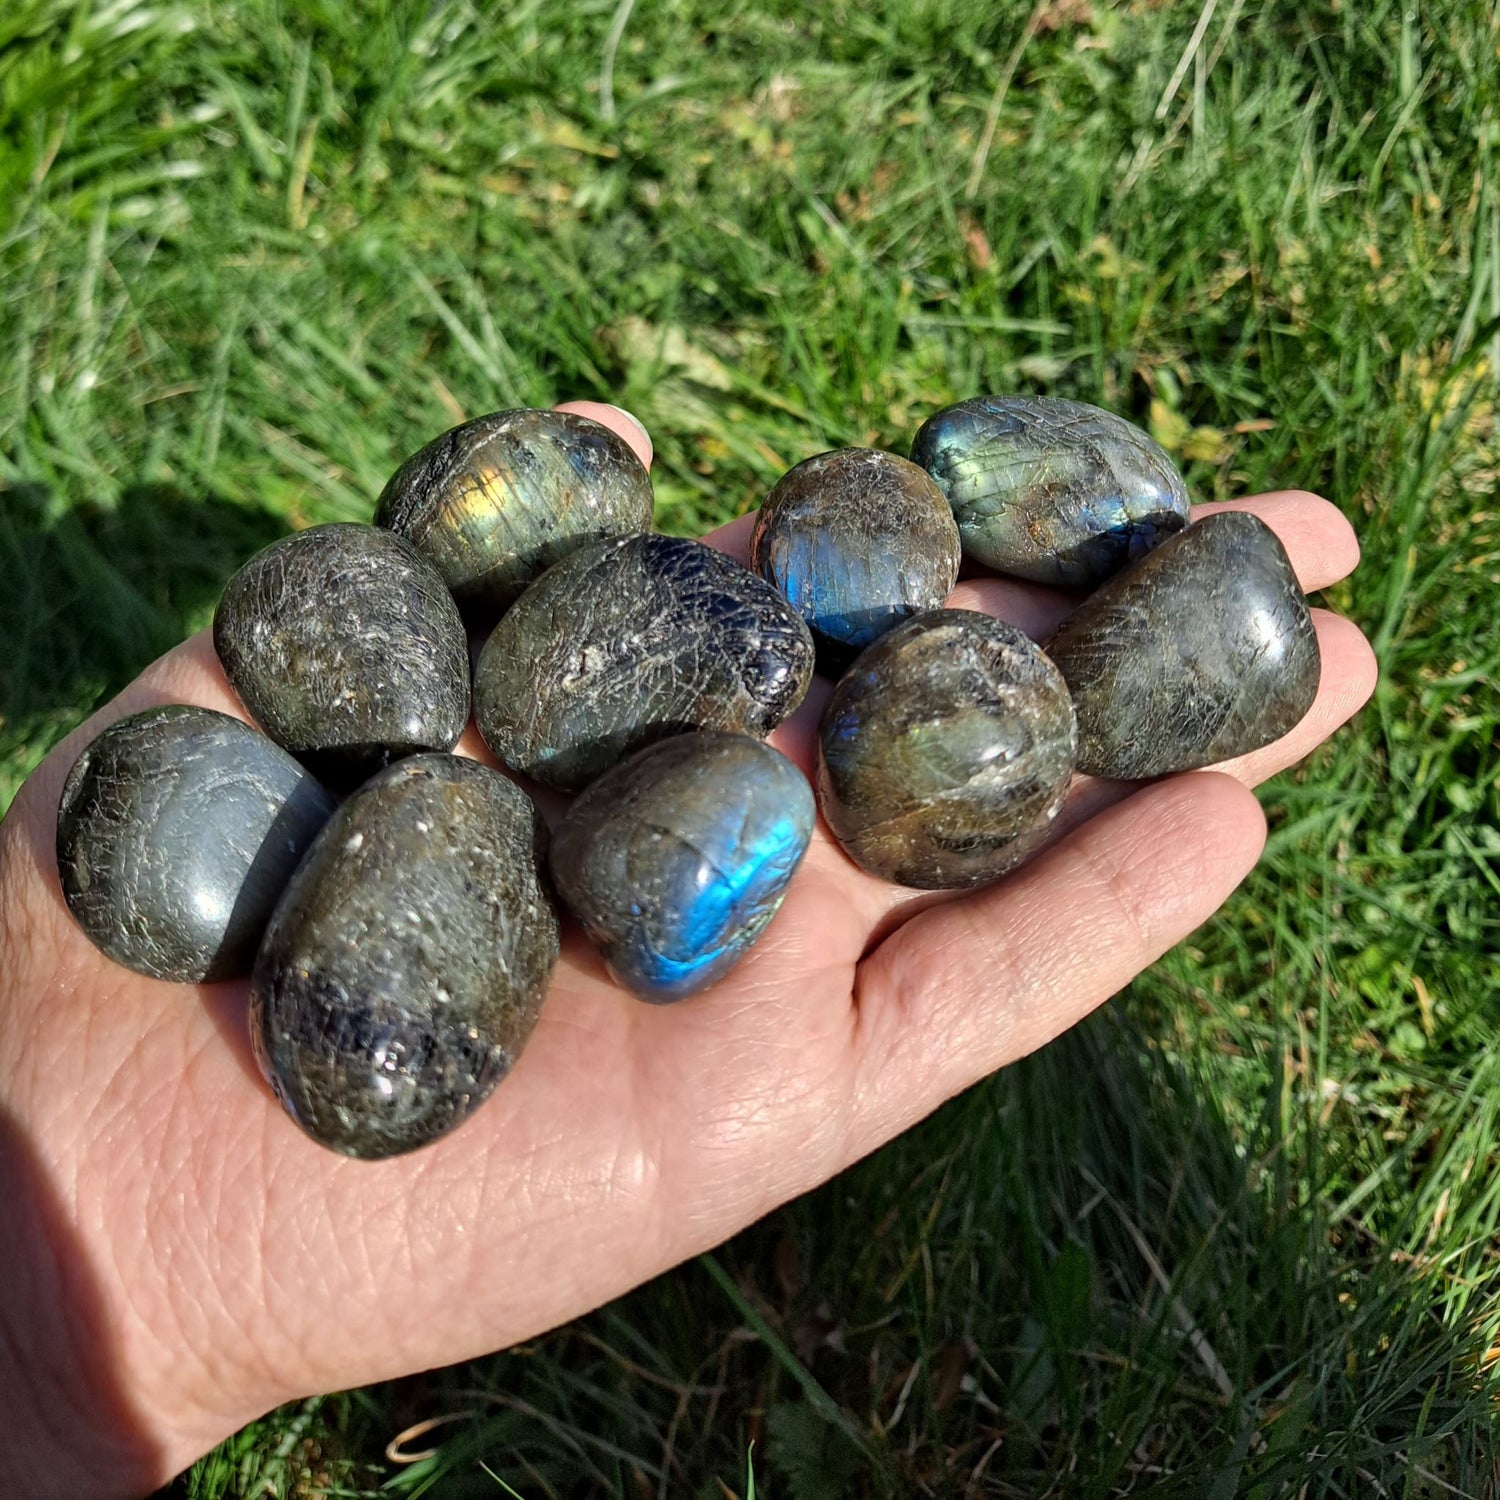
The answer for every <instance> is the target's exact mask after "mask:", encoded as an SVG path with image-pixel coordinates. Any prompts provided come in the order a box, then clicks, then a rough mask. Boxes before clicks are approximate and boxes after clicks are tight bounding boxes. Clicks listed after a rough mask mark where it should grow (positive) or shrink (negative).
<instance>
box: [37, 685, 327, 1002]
mask: <svg viewBox="0 0 1500 1500" xmlns="http://www.w3.org/2000/svg"><path fill="white" fill-rule="evenodd" d="M333 809H334V801H333V798H332V797H331V796H330V795H329V794H328V793H327V792H326V791H325V790H324V789H323V787H322V786H320V785H319V784H318V782H317V781H316V780H315V779H314V778H313V777H312V776H311V775H309V774H308V772H307V771H306V770H305V769H304V768H303V767H302V766H300V765H298V764H297V762H296V761H295V760H293V759H292V757H291V756H290V755H288V754H287V753H286V751H285V750H282V749H281V748H280V747H279V746H277V745H273V744H272V743H271V741H270V740H268V739H267V738H266V737H265V735H263V734H260V733H258V732H257V731H256V730H254V729H252V728H251V727H250V726H249V725H248V724H245V723H243V722H241V721H240V720H239V719H232V718H230V717H229V715H228V714H221V713H215V712H214V711H213V710H211V709H207V708H192V707H189V706H187V705H186V704H170V705H168V706H166V707H163V708H151V709H147V710H145V712H143V713H138V714H132V715H131V716H130V717H129V718H126V719H120V720H118V721H116V722H115V723H114V724H111V725H110V726H109V728H107V729H106V730H104V731H103V732H102V733H101V734H100V735H99V736H98V737H97V738H96V739H94V740H93V741H91V742H90V743H89V744H88V745H87V746H86V747H85V748H84V750H83V753H82V754H81V755H79V757H78V759H77V760H76V761H75V762H74V763H73V769H72V770H71V771H70V772H69V773H68V779H67V781H66V782H65V783H64V786H63V792H62V800H61V803H60V805H59V807H58V813H57V869H58V875H59V877H60V879H61V882H62V891H63V897H64V899H65V900H66V901H67V903H68V910H69V911H71V912H72V914H73V916H74V918H75V919H76V920H77V922H78V925H79V926H80V927H82V928H83V930H84V932H85V933H86V934H87V935H88V937H89V939H90V941H91V942H93V943H94V945H95V946H96V947H97V948H99V949H100V950H101V951H102V952H104V953H106V954H108V955H109V957H110V958H112V959H114V960H115V962H116V963H120V964H124V965H125V966H126V967H127V968H130V969H134V970H135V971H136V972H137V973H140V974H148V975H150V976H151V977H152V978H153V979H171V980H177V981H180V982H198V981H201V980H217V979H236V978H240V977H242V976H243V975H245V974H248V973H249V972H250V966H251V963H252V962H253V960H254V958H255V949H256V945H257V944H258V943H259V942H260V937H261V933H262V932H263V931H264V930H265V926H266V922H267V920H268V919H269V918H270V915H271V911H272V908H273V907H274V906H275V905H276V902H277V901H278V899H280V896H281V893H282V891H283V890H284V889H285V887H286V883H287V881H288V880H289V879H290V878H291V875H292V871H293V870H294V869H296V867H297V862H298V860H300V859H301V857H302V855H303V854H304V853H305V852H306V850H307V848H308V846H309V845H310V844H311V843H312V841H313V838H314V836H315V835H316V834H317V832H318V830H319V829H320V828H321V827H322V826H323V824H324V823H325V822H326V821H327V820H328V817H329V815H330V814H331V813H332V812H333Z"/></svg>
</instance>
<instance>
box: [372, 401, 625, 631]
mask: <svg viewBox="0 0 1500 1500" xmlns="http://www.w3.org/2000/svg"><path fill="white" fill-rule="evenodd" d="M652 505H653V499H652V493H651V478H650V476H649V475H648V474H647V473H646V469H645V466H644V465H643V464H642V463H641V461H640V460H639V459H638V458H637V457H636V456H635V453H634V452H633V451H632V449H631V447H630V444H629V443H627V442H626V441H625V439H624V438H622V437H620V436H618V435H617V434H616V433H614V432H612V431H611V430H610V429H609V428H608V427H605V426H604V425H603V424H602V423H599V422H593V421H590V420H589V418H587V417H580V416H578V415H576V414H575V413H573V412H563V411H539V410H533V409H531V408H522V409H520V410H518V411H500V412H494V413H492V414H491V415H490V416H487V417H478V418H476V419H475V420H474V421H472V422H465V423H464V424H463V426H461V427H455V428H453V429H452V430H451V431H449V432H445V433H444V434H443V435H442V436H441V437H439V438H435V439H434V440H433V441H432V442H430V443H428V444H427V446H426V447H425V448H421V449H419V450H418V451H417V452H416V453H414V454H413V455H412V456H411V457H410V458H409V459H407V460H406V462H405V463H404V464H402V465H401V467H400V468H399V469H398V470H397V471H396V473H395V474H394V475H393V476H392V478H391V480H390V482H389V483H388V484H387V485H386V487H385V489H384V490H383V491H382V492H381V495H380V499H379V501H378V503H377V505H376V509H375V524H376V525H377V526H385V527H389V528H390V529H391V530H392V531H396V532H399V533H400V534H401V535H402V536H405V537H409V538H410V539H411V540H412V541H413V542H414V543H415V544H416V545H417V547H418V548H419V549H420V550H421V551H422V553H423V555H424V556H426V557H427V558H428V559H429V560H430V561H431V562H432V563H433V565H434V566H435V567H436V568H437V570H438V572H440V573H441V574H442V575H443V577H444V579H445V580H446V581H447V584H448V587H449V588H450V589H452V591H453V596H454V598H455V599H457V600H458V602H459V605H460V607H461V608H462V609H463V610H464V612H465V613H466V614H473V615H475V616H478V617H482V616H485V615H488V616H489V617H490V618H491V619H493V617H494V615H495V614H496V613H497V612H498V611H500V610H503V609H505V608H507V607H508V606H509V605H510V604H511V603H512V602H513V601H514V600H515V599H516V598H517V597H518V596H519V595H520V594H521V592H522V591H523V590H524V589H525V588H526V587H527V586H528V585H529V584H530V583H531V581H532V580H533V579H535V578H536V577H538V576H539V575H540V574H541V573H543V572H544V571H545V570H546V569H547V568H549V567H551V566H552V564H553V563H555V562H558V561H560V560H561V559H562V558H564V557H566V556H567V555H568V554H569V553H570V552H576V551H577V550H578V549H579V548H580V547H586V546H588V545H589V544H590V543H592V542H597V541H600V540H601V539H603V538H604V537H610V536H624V535H627V534H629V533H631V532H637V531H646V530H648V529H649V528H650V526H651V512H652Z"/></svg>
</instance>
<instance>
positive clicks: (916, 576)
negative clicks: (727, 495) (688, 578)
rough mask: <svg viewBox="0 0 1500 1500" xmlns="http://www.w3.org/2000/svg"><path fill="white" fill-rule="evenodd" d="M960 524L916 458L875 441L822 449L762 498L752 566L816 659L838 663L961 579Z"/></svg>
mask: <svg viewBox="0 0 1500 1500" xmlns="http://www.w3.org/2000/svg"><path fill="white" fill-rule="evenodd" d="M959 557H960V553H959V536H958V526H957V524H956V523H955V521H954V519H953V514H952V512H951V511H950V510H949V508H948V502H947V500H945V499H944V497H943V492H942V491H941V490H940V489H939V488H938V487H937V485H936V484H935V483H934V482H933V480H932V478H931V476H930V475H928V474H926V473H925V472H924V471H923V470H922V469H920V468H918V467H917V465H916V464H913V463H909V462H908V461H907V460H906V459H904V458H897V457H896V455H895V454H893V453H882V452H880V451H879V450H877V449H873V448H840V449H838V450H836V451H835V452H832V453H819V454H817V455H816V456H815V457H813V458H809V459H807V460H805V461H804V462H802V463H800V464H798V465H797V466H796V467H795V468H794V469H791V470H789V471H788V472H787V473H786V474H784V475H783V476H782V478H781V479H780V480H779V481H778V482H777V484H776V487H775V488H774V489H773V490H772V491H771V493H770V494H769V495H767V496H766V499H765V502H764V504H762V506H761V508H760V513H759V514H758V515H757V517H756V521H755V531H754V534H753V535H752V537H751V539H750V563H751V566H752V567H753V568H754V569H755V570H756V572H758V573H759V574H760V576H761V577H762V578H764V579H765V580H766V581H767V582H768V583H771V584H774V585H775V586H776V588H778V589H779V590H780V591H781V592H782V593H783V594H785V595H786V597H787V598H788V599H790V600H791V602H792V603H793V604H794V605H795V606H796V607H797V610H798V611H799V612H800V614H801V615H802V618H803V619H804V620H806V621H807V624H808V628H809V629H810V630H811V631H812V635H813V641H814V643H815V644H816V646H817V648H818V664H819V666H821V667H823V668H824V669H825V670H830V671H833V672H834V673H837V672H839V671H842V669H843V668H844V667H846V666H847V665H848V664H849V663H850V662H851V661H852V660H853V659H854V658H855V656H857V655H858V654H859V653H860V652H861V651H862V650H864V648H865V647H866V646H868V645H870V643H871V642H872V641H875V640H876V639H878V638H879V637H880V636H882V635H884V634H885V632H886V631H887V630H890V629H891V628H892V627H893V626H896V625H899V624H900V623H901V622H902V620H905V619H908V618H909V617H910V616H912V615H914V614H920V613H921V612H922V611H923V610H928V609H936V608H937V607H938V605H940V604H941V603H942V602H943V600H944V599H946V598H947V597H948V595H949V594H950V593H951V592H952V590H953V585H954V584H955V583H956V582H957V581H958V564H959Z"/></svg>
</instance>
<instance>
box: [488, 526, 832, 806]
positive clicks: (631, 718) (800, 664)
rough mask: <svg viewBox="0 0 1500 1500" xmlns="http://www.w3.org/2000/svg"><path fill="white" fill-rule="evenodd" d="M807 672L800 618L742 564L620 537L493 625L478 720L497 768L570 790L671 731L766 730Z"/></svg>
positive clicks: (687, 545)
mask: <svg viewBox="0 0 1500 1500" xmlns="http://www.w3.org/2000/svg"><path fill="white" fill-rule="evenodd" d="M812 671H813V644H812V637H811V636H810V635H809V634H808V630H807V626H806V625H804V624H803V623H802V617H801V616H800V615H799V614H798V613H797V611H796V610H795V609H793V608H792V606H791V605H790V604H789V603H788V602H787V601H786V600H785V599H784V598H782V596H781V595H780V594H778V593H777V592H776V590H775V589H773V588H772V587H771V586H770V584H768V583H766V582H765V581H764V580H762V579H760V578H758V577H756V575H755V574H754V573H752V572H751V571H750V570H749V569H748V568H746V567H743V566H741V564H739V563H737V562H735V561H734V559H733V558H730V557H726V556H725V555H724V554H723V553H722V552H718V551H715V549H714V548H712V547H707V546H704V544H703V543H702V542H690V541H685V540H684V539H683V538H681V537H674V536H658V535H645V536H629V537H616V538H613V539H611V540H609V541H606V542H599V543H597V544H596V545H595V546H592V547H589V548H587V549H585V550H584V551H582V552H575V553H574V554H573V555H572V556H571V557H568V558H565V559H564V560H563V561H562V562H560V563H558V564H557V566H556V567H554V568H552V569H550V570H549V571H548V572H547V573H545V574H543V576H542V577H541V578H540V579H538V580H537V582H536V583H535V584H533V585H532V586H531V588H530V589H528V590H527V591H526V593H525V594H523V595H522V596H521V598H520V599H519V600H518V601H517V602H516V604H515V605H514V606H513V607H512V608H511V609H510V611H509V612H508V613H507V614H506V615H505V617H504V619H502V620H501V621H500V623H499V625H497V626H496V627H495V630H494V633H493V634H492V635H491V636H490V638H489V640H488V641H487V642H485V646H484V650H483V651H482V652H481V653H480V656H479V664H478V667H477V668H476V671H475V674H474V718H475V722H476V723H477V724H478V725H479V731H480V733H481V734H482V735H483V736H484V738H485V740H486V742H487V743H488V745H489V747H490V749H491V750H493V751H494V752H495V754H496V755H497V756H499V758H500V759H501V760H503V761H504V762H505V763H506V765H508V766H511V767H513V768H514V769H515V770H517V771H522V772H524V773H525V774H526V775H528V776H534V777H536V778H537V780H539V781H543V782H546V783H547V784H548V785H549V786H554V787H558V788H560V789H562V790H564V791H577V790H579V789H580V788H581V787H583V786H584V785H586V784H587V783H588V782H589V781H591V780H592V779H593V778H594V777H595V776H598V775H599V774H600V773H601V772H603V771H606V770H608V769H609V767H610V766H612V765H615V764H616V763H617V762H619V761H621V760H623V759H624V758H625V756H627V755H629V754H630V753H631V751H633V750H639V749H641V748H642V747H643V746H645V745H649V744H652V743H653V742H655V741H656V740H661V739H666V738H668V737H670V736H671V735H674V734H684V733H686V732H687V731H689V730H693V729H721V730H726V731H728V732H730V733H735V734H749V735H754V736H756V737H757V738H759V737H762V736H764V735H766V734H768V733H769V732H770V731H771V730H772V729H774V728H775V727H776V725H777V724H779V723H780V722H781V721H782V720H783V719H784V718H785V717H786V716H787V715H788V714H789V713H791V711H792V710H793V709H794V708H796V706H797V705H798V704H799V703H800V702H801V701H802V698H803V695H804V694H805V693H806V692H807V688H808V684H809V683H810V682H811V680H812Z"/></svg>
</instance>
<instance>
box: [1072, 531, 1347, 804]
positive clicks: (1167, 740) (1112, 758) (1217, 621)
mask: <svg viewBox="0 0 1500 1500" xmlns="http://www.w3.org/2000/svg"><path fill="white" fill-rule="evenodd" d="M1047 652H1048V654H1049V655H1050V656H1051V657H1052V659H1053V661H1054V662H1056V663H1057V667H1058V670H1059V671H1060V672H1061V673H1062V674H1063V676H1064V677H1065V678H1066V679H1067V683H1068V688H1069V691H1070V692H1071V693H1072V695H1073V703H1074V706H1075V707H1076V709H1077V711H1078V767H1079V769H1080V770H1082V771H1087V772H1088V773H1089V774H1091V775H1094V776H1120V777H1145V776H1164V775H1167V774H1168V773H1169V772H1172V771H1190V770H1193V769H1195V768H1196V767H1198V766H1208V765H1212V764H1214V762H1216V761H1221V760H1228V759H1230V758H1231V757H1232V756H1236V755H1245V754H1247V753H1248V752H1249V751H1251V750H1258V749H1260V748H1261V746H1262V745H1269V744H1270V743H1271V741H1272V740H1276V739H1279V738H1280V737H1281V736H1282V735H1283V734H1285V733H1286V732H1287V731H1288V730H1289V729H1291V728H1292V727H1293V726H1294V725H1295V724H1296V723H1297V722H1298V720H1300V719H1301V718H1302V716H1303V715H1304V714H1305V713H1306V712H1307V710H1308V709H1309V708H1310V707H1311V706H1312V701H1313V698H1314V697H1315V696H1316V694H1317V691H1318V673H1319V659H1318V636H1317V632H1316V630H1315V629H1314V628H1313V623H1312V617H1311V616H1310V614H1309V613H1308V609H1307V601H1306V600H1305V599H1304V598H1303V597H1302V590H1301V588H1300V587H1298V584H1297V575H1296V574H1295V573H1294V572H1293V571H1292V565H1291V563H1290V562H1289V561H1288V559H1287V555H1286V552H1285V550H1284V549H1283V548H1282V545H1281V543H1280V541H1278V540H1277V537H1276V533H1275V532H1274V531H1272V530H1271V528H1270V527H1269V526H1267V525H1266V524H1265V522H1264V521H1262V520H1260V519H1259V518H1258V517H1256V516H1252V515H1249V514H1248V513H1245V512H1239V511H1220V512H1218V513H1216V514H1214V515H1211V516H1206V517H1204V519H1203V520H1201V521H1199V522H1197V523H1196V524H1195V525H1192V526H1190V527H1188V529H1187V530H1186V531H1183V532H1180V533H1179V534H1178V535H1177V536H1174V537H1172V538H1170V539H1169V540H1168V541H1166V542H1163V543H1162V545H1161V546H1160V547H1158V548H1157V549H1156V550H1155V551H1154V552H1152V553H1150V554H1149V555H1148V556H1146V557H1144V558H1142V559H1141V561H1140V562H1138V563H1136V564H1135V566H1134V567H1132V568H1129V569H1127V571H1125V572H1124V573H1121V574H1120V575H1119V576H1118V577H1116V578H1112V579H1111V580H1110V581H1109V582H1108V583H1106V584H1104V585H1103V586H1102V587H1101V588H1099V589H1098V590H1097V591H1096V592H1095V593H1093V594H1091V595H1090V596H1089V597H1088V598H1087V599H1085V600H1084V602H1083V603H1082V604H1081V605H1080V606H1079V608H1078V610H1077V611H1076V612H1075V613H1074V614H1073V615H1071V616H1070V617H1069V618H1068V619H1067V620H1065V621H1064V622H1063V624H1062V626H1061V628H1060V629H1059V630H1058V631H1057V633H1056V634H1055V635H1054V636H1053V638H1052V640H1051V641H1050V642H1049V644H1048V646H1047Z"/></svg>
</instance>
